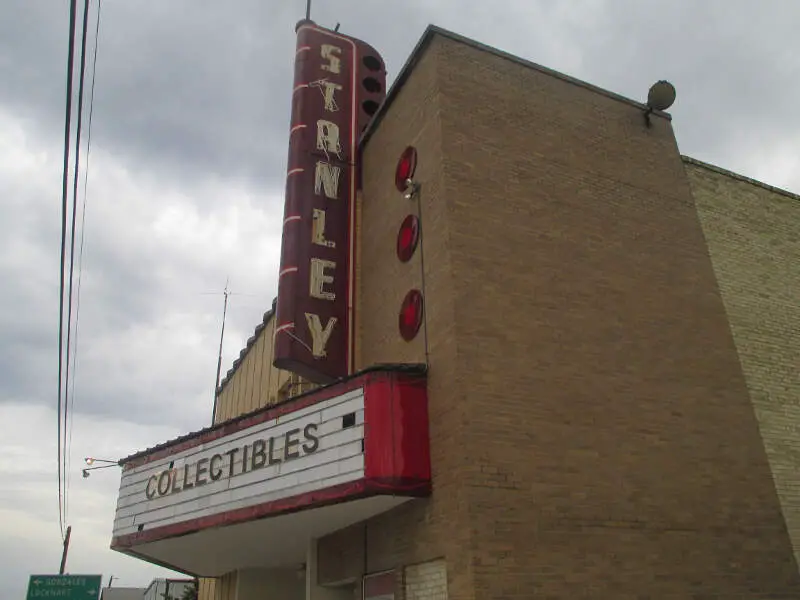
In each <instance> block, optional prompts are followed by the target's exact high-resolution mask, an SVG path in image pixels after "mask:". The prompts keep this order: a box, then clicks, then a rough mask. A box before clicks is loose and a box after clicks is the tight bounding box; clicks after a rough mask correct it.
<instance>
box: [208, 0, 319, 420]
mask: <svg viewBox="0 0 800 600" xmlns="http://www.w3.org/2000/svg"><path fill="white" fill-rule="evenodd" d="M308 1H309V2H311V0H308ZM222 293H223V294H224V296H225V303H224V304H223V305H222V330H221V331H220V333H219V356H218V357H217V382H216V384H215V385H214V408H213V409H212V411H211V424H212V425H213V424H214V420H215V419H216V418H217V393H218V390H219V376H220V372H221V370H222V340H223V339H225V316H226V315H227V314H228V296H229V295H230V292H229V291H228V280H227V279H226V280H225V290H224V291H223V292H222Z"/></svg>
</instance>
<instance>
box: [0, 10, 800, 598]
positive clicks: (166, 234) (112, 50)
mask: <svg viewBox="0 0 800 600" xmlns="http://www.w3.org/2000/svg"><path fill="white" fill-rule="evenodd" d="M94 4H95V3H93V5H94ZM304 4H305V3H304V2H302V1H301V0H297V1H296V2H293V3H277V4H276V3H265V2H261V1H259V0H237V2H235V3H219V2H210V1H209V0H205V1H198V0H174V1H171V2H163V1H160V0H141V1H139V2H136V3H124V2H105V3H104V4H103V21H102V30H101V42H100V44H101V46H100V53H99V57H98V65H97V66H98V72H97V91H96V96H95V113H94V131H93V149H92V159H91V161H92V162H91V172H90V178H89V196H88V197H89V205H88V208H87V223H86V236H87V237H86V252H85V260H84V265H83V271H82V296H81V317H80V333H79V347H78V349H79V351H78V363H77V372H76V373H75V381H76V388H75V396H74V398H75V412H74V416H75V421H74V423H75V431H74V437H73V469H72V476H73V479H72V482H71V487H70V489H71V493H70V498H71V500H70V502H71V506H72V507H73V510H72V514H73V516H72V519H73V521H72V522H73V523H74V524H75V525H76V538H75V540H76V541H75V544H76V545H75V548H74V552H73V553H71V557H72V558H71V559H70V560H71V565H72V568H73V569H74V570H81V571H88V572H92V571H95V572H96V571H102V572H103V573H104V574H105V575H106V577H108V575H110V574H112V573H113V574H115V575H118V576H120V577H121V579H120V584H121V585H123V584H124V585H144V584H146V583H147V582H148V578H149V577H153V576H155V574H156V573H158V572H159V571H158V570H156V569H154V568H151V567H149V566H147V565H145V564H143V563H141V562H139V561H135V560H133V559H128V558H125V557H122V556H120V555H117V554H114V553H111V552H110V551H108V550H107V546H108V541H109V537H110V528H111V522H112V520H113V510H114V503H115V501H116V485H117V482H118V478H117V476H116V475H115V474H114V470H113V469H112V470H109V471H101V472H98V473H97V474H96V475H93V477H91V478H90V479H88V480H81V479H80V477H79V474H80V470H79V467H80V465H78V464H77V463H78V462H79V460H80V458H81V457H82V456H84V455H86V454H97V455H100V456H102V457H105V458H117V457H119V456H123V455H126V454H128V453H130V452H132V451H135V450H138V449H141V448H145V447H148V446H150V445H153V444H156V443H158V442H161V441H164V440H166V439H169V438H171V437H174V436H176V435H179V434H181V433H185V432H187V431H190V430H193V429H197V428H200V427H202V426H205V425H206V424H207V423H208V421H209V418H210V409H211V403H212V390H213V377H214V373H215V370H216V352H217V344H218V341H219V339H218V335H219V325H220V317H221V308H222V297H221V295H220V292H221V291H222V286H223V285H224V282H225V279H226V278H227V277H230V279H231V289H232V290H233V291H234V292H240V293H241V295H238V296H237V295H234V296H233V297H232V300H231V305H230V310H229V320H228V325H227V329H226V343H225V346H224V360H223V368H224V369H227V367H228V366H229V365H230V364H231V362H232V361H233V359H234V358H235V357H236V355H237V354H238V352H239V349H240V348H241V347H242V346H243V344H244V342H245V340H246V339H247V337H248V336H249V335H250V334H251V333H252V331H253V328H254V326H255V325H256V324H257V323H258V322H259V321H260V320H261V314H262V312H263V311H264V310H266V309H267V308H269V305H270V303H271V300H272V297H273V295H274V291H275V282H276V274H277V260H278V252H279V235H280V220H281V215H282V205H281V203H282V194H283V181H284V173H285V168H286V138H287V125H288V118H289V100H290V93H291V92H290V90H291V77H292V64H291V63H292V58H293V55H294V24H295V22H296V21H297V19H298V18H299V17H300V16H302V11H303V8H304ZM66 7H67V3H66V2H59V3H53V2H52V1H51V0H2V2H0V11H2V18H0V77H1V78H2V81H3V85H0V286H2V291H3V293H2V294H0V340H2V342H0V427H1V428H2V430H1V431H2V433H3V436H2V438H0V471H2V472H3V473H9V474H13V478H11V479H9V478H4V479H3V480H2V481H0V540H2V541H0V581H3V582H7V581H8V582H11V583H10V584H8V585H7V586H4V587H0V600H6V599H7V598H8V599H11V598H19V597H20V595H21V594H22V593H23V591H24V587H25V585H26V581H27V577H26V575H27V573H31V572H36V571H48V570H50V571H52V570H53V569H54V568H56V567H57V561H58V536H57V525H56V520H57V513H56V510H55V509H56V506H57V504H56V500H55V447H54V444H55V413H54V408H55V393H56V381H57V379H56V356H57V355H56V352H57V350H56V349H57V338H56V316H57V299H58V288H57V275H58V251H59V235H60V221H59V207H60V190H61V173H60V168H61V156H60V152H61V144H62V135H63V121H62V120H63V101H64V68H65V62H66V56H65V52H66V41H67V36H66V26H67V10H66ZM313 16H314V18H315V20H317V21H318V22H319V23H321V24H323V25H327V26H334V25H335V24H336V23H337V22H341V28H342V31H343V32H346V33H350V34H352V35H355V36H358V37H361V38H362V39H364V40H366V41H368V42H370V43H372V44H373V45H375V46H376V47H377V48H378V49H379V50H380V51H381V52H382V54H383V56H384V58H385V60H386V62H387V66H388V69H389V78H390V80H391V79H393V78H394V77H395V76H396V75H397V72H398V71H399V69H400V68H401V66H402V65H403V63H404V62H405V59H406V57H407V56H408V53H409V52H410V51H411V49H412V48H413V46H414V45H415V44H416V42H417V40H418V38H419V36H420V34H421V33H422V31H423V30H424V27H425V26H426V25H427V24H428V23H435V24H437V25H440V26H442V27H445V28H448V29H451V30H453V31H456V32H458V33H461V34H463V35H465V36H467V37H472V38H474V39H477V40H479V41H481V42H484V43H487V44H490V45H493V46H495V47H498V48H499V49H501V50H504V51H507V52H510V53H512V54H516V55H519V56H522V57H524V58H527V59H529V60H532V61H534V62H537V63H540V64H543V65H545V66H548V67H551V68H554V69H557V70H561V71H563V72H565V73H567V74H569V75H572V76H575V77H578V78H581V79H585V80H587V81H589V82H591V83H594V84H597V85H600V86H602V87H606V88H608V89H611V90H613V91H615V92H618V93H621V94H623V95H626V96H630V97H633V98H639V99H643V98H644V97H645V96H646V93H647V88H648V87H649V85H650V84H651V83H653V82H654V81H655V80H657V79H660V78H667V79H670V80H671V81H673V83H675V85H676V87H677V90H678V99H677V102H676V104H675V106H674V107H673V109H672V114H673V117H674V121H673V124H674V127H675V130H676V134H677V137H678V140H679V143H680V146H681V150H682V151H683V152H684V153H686V154H690V155H692V156H696V157H697V158H700V159H703V160H708V161H709V162H713V163H716V164H719V165H720V166H723V167H726V168H731V169H733V170H737V171H740V172H742V173H744V174H747V175H750V176H754V177H757V178H758V177H764V178H766V179H767V180H768V183H773V184H775V185H779V186H784V187H787V188H789V189H792V190H794V191H800V163H798V159H797V158H795V156H796V152H795V149H796V147H797V146H798V142H800V119H798V118H796V117H795V116H794V111H793V109H794V104H795V99H796V98H797V97H798V95H799V94H800V84H798V83H797V82H798V81H800V78H798V77H797V74H798V71H800V48H799V47H798V42H797V41H796V39H797V38H796V36H795V35H794V31H793V27H794V24H795V23H796V22H797V21H798V18H800V7H798V6H795V5H794V4H791V3H785V2H781V1H779V0H771V1H770V0H765V1H763V2H760V3H758V5H756V4H753V3H751V2H745V1H744V0H725V1H722V0H715V1H709V2H704V3H697V2H694V1H691V0H684V1H681V2H672V3H667V4H664V3H653V2H649V3H645V2H641V1H636V0H614V1H613V2H611V1H610V0H606V1H603V0H584V1H577V0H576V1H575V2H570V3H554V2H548V1H544V0H542V1H539V2H535V1H531V0H505V1H504V2H494V3H486V2H459V3H456V2H452V1H444V0H440V1H438V2H432V1H430V0H410V1H409V2H404V3H400V2H377V1H376V2H371V3H364V2H360V1H359V2H357V1H356V0H330V1H329V2H316V3H315V7H314V14H313ZM212 292H214V293H216V295H211V294H210V293H212ZM101 474H102V476H101ZM11 481H13V484H12V483H10V482H11Z"/></svg>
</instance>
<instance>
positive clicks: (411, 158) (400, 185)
mask: <svg viewBox="0 0 800 600" xmlns="http://www.w3.org/2000/svg"><path fill="white" fill-rule="evenodd" d="M416 170H417V149H416V148H414V147H413V146H408V147H407V148H406V149H405V150H403V153H402V154H401V155H400V160H398V161H397V167H396V168H395V171H394V185H395V187H396V188H397V190H398V191H400V192H405V191H406V190H407V189H408V188H409V186H410V185H411V184H412V183H413V182H412V181H411V180H412V179H413V178H414V173H415V172H416Z"/></svg>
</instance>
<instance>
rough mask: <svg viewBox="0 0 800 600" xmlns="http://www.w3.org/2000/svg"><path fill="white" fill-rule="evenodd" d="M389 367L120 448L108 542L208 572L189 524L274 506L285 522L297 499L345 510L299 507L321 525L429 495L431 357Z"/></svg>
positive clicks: (205, 535) (261, 513)
mask: <svg viewBox="0 0 800 600" xmlns="http://www.w3.org/2000/svg"><path fill="white" fill-rule="evenodd" d="M394 369H395V367H391V366H387V367H376V368H374V369H371V370H369V371H367V372H363V373H361V374H358V375H355V376H353V377H350V378H347V379H345V380H343V381H341V382H338V383H336V384H333V385H330V386H327V387H324V388H321V389H319V390H316V391H314V392H313V393H308V394H305V395H303V396H298V397H296V398H292V399H291V400H287V401H286V402H283V403H281V404H279V405H275V406H271V407H267V408H264V409H261V410H259V411H255V412H253V413H251V414H250V415H246V416H244V417H242V418H239V419H235V420H232V421H227V422H225V423H221V424H219V425H217V426H214V427H211V428H209V429H207V430H204V431H200V432H197V433H195V434H189V435H187V436H184V437H182V438H178V439H177V440H173V441H172V442H168V443H166V444H163V445H161V446H157V447H156V448H153V449H152V450H148V451H145V452H142V453H139V454H136V455H133V456H131V457H128V458H126V459H123V460H122V461H120V462H121V464H122V465H123V471H122V479H121V481H120V488H119V497H118V501H117V512H116V517H115V520H114V538H113V541H112V548H114V549H117V550H122V551H124V552H128V551H130V552H131V553H134V554H136V555H137V556H141V557H148V556H150V557H151V558H153V559H156V560H158V561H159V562H160V563H164V564H169V565H171V566H173V567H179V569H178V570H187V572H204V573H212V572H213V571H209V570H208V569H210V568H211V567H210V566H209V565H205V566H202V567H200V566H197V565H194V566H190V565H189V564H188V563H186V564H183V563H182V562H181V561H184V560H189V559H190V558H192V557H193V558H192V559H193V560H194V559H197V560H201V559H202V560H206V558H208V557H205V558H204V557H198V556H196V555H195V554H196V553H192V552H188V551H187V548H191V544H192V543H193V542H192V540H191V536H192V535H195V534H197V535H199V536H201V537H199V538H197V539H198V540H202V542H203V543H209V544H212V545H219V544H223V543H234V541H235V540H236V539H238V538H237V535H240V534H239V533H237V534H236V535H234V536H229V535H227V534H225V533H224V532H223V531H222V530H223V529H225V527H228V526H233V525H235V524H240V523H246V522H250V521H253V520H259V522H262V521H263V520H264V519H265V518H266V517H269V518H270V519H269V520H270V521H275V523H276V525H275V529H274V530H275V531H279V530H281V528H282V527H286V525H281V524H280V523H278V521H280V519H290V518H292V515H297V514H298V513H299V512H300V511H303V512H304V513H305V514H310V513H314V512H317V513H319V511H323V510H335V514H336V515H337V519H338V521H331V520H330V518H328V517H326V516H325V514H330V513H325V514H322V513H319V514H320V515H321V516H319V518H317V517H314V518H312V517H304V519H305V521H304V522H305V523H306V525H308V526H311V525H313V526H314V527H316V528H317V529H316V531H318V532H319V533H320V534H321V535H322V534H324V533H325V531H327V528H330V527H332V526H334V525H335V524H336V523H338V524H339V525H340V526H343V525H341V524H342V523H349V522H356V521H357V520H360V519H363V518H364V515H365V514H367V513H368V512H369V511H372V512H371V513H370V514H376V512H379V511H380V510H386V509H389V508H391V507H393V506H396V505H398V504H399V503H400V502H404V501H407V500H409V499H411V498H414V497H418V496H425V495H427V494H428V493H429V492H430V457H429V450H428V448H429V442H428V420H427V411H428V409H427V392H426V384H425V375H424V369H423V368H422V367H412V368H408V367H405V368H402V369H401V370H399V371H396V370H394ZM359 502H362V504H359ZM363 502H367V504H363ZM350 506H352V508H349V507H350ZM365 511H367V512H365ZM276 520H277V521H276ZM310 524H311V525H310ZM260 527H261V528H262V529H261V530H260V531H261V533H263V534H264V535H266V532H267V531H272V529H270V527H272V526H271V525H269V524H266V525H265V524H263V523H262V525H260ZM306 533H307V532H306ZM241 535H245V533H241ZM270 535H272V534H270ZM276 535H277V534H276ZM220 536H221V537H220ZM177 539H180V540H181V541H180V542H176V541H175V540H177ZM225 540H227V541H225ZM198 543H199V542H198ZM220 551H223V550H222V546H220ZM208 560H211V559H210V558H208ZM218 563H219V564H222V563H220V562H219V561H218ZM215 564H216V563H215ZM212 566H213V565H212ZM194 569H198V570H197V571H195V570H194Z"/></svg>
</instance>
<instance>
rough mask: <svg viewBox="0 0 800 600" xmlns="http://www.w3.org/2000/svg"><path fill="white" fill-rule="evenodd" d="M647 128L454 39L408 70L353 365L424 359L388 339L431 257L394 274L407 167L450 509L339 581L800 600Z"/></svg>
mask: <svg viewBox="0 0 800 600" xmlns="http://www.w3.org/2000/svg"><path fill="white" fill-rule="evenodd" d="M653 125H654V126H653V127H652V128H651V129H648V128H646V127H645V125H644V120H643V116H642V110H641V108H639V107H636V106H634V105H633V104H632V103H629V102H623V101H620V100H619V99H617V98H613V97H610V96H609V95H607V94H603V93H599V92H598V91H596V90H592V89H590V88H588V87H586V86H580V85H576V84H575V83H574V82H570V81H566V80H564V79H563V78H559V77H556V76H553V75H552V74H550V73H546V72H543V71H542V70H538V69H535V68H531V67H529V66H528V65H523V64H520V63H519V62H518V61H513V60H510V59H508V58H504V57H500V56H497V55H494V54H491V53H487V52H484V51H482V50H480V49H477V48H475V47H473V46H471V45H467V44H463V43H461V42H460V41H457V40H453V39H450V38H447V37H440V36H434V37H433V39H432V40H431V41H430V42H429V44H428V46H427V48H426V49H425V50H424V51H422V52H421V57H419V56H418V57H417V62H416V63H415V65H414V69H413V71H412V72H411V75H410V76H409V77H408V79H407V80H406V81H405V82H404V83H403V87H402V88H401V89H400V90H399V93H397V95H396V97H395V98H394V99H393V101H392V104H391V105H390V106H389V107H388V109H386V110H385V114H384V116H383V118H382V119H381V121H380V122H379V124H378V125H377V127H376V128H375V131H374V133H373V134H372V137H371V138H370V140H369V142H368V143H367V145H366V147H365V151H364V173H365V175H364V191H363V198H362V202H361V219H362V223H361V226H362V228H363V234H362V237H361V244H362V247H361V256H362V263H361V278H360V285H361V293H362V296H361V298H362V300H361V304H360V305H359V315H360V316H359V326H360V333H361V340H360V341H361V344H360V357H361V364H362V365H366V364H370V363H372V362H383V361H401V360H402V361H418V360H420V359H421V358H423V357H424V352H425V348H424V338H423V337H422V336H420V337H419V338H417V339H416V340H415V341H414V342H411V343H406V342H403V341H402V340H401V339H400V338H399V336H398V334H397V309H398V307H399V304H400V301H401V300H402V297H403V295H404V293H405V291H406V290H408V289H409V288H410V287H416V286H420V285H422V273H421V271H420V267H421V265H420V263H419V259H420V258H422V256H423V255H418V256H417V257H415V259H414V260H412V261H411V262H410V263H408V264H400V263H399V262H398V261H397V259H396V258H395V256H394V237H395V235H396V231H397V227H398V226H399V223H400V221H401V220H402V217H403V216H405V214H407V213H408V212H411V211H413V210H414V209H415V205H414V203H412V202H408V201H406V200H404V199H403V198H402V197H401V195H400V194H398V192H397V191H396V190H395V189H394V187H393V181H392V180H393V178H392V173H393V168H394V164H395V162H396V159H397V157H398V156H399V154H400V152H401V151H402V149H403V147H405V146H406V145H408V144H413V145H415V146H416V147H417V149H418V152H419V157H420V166H419V170H418V175H417V179H418V180H419V181H420V183H421V184H422V196H421V197H422V207H423V210H422V222H423V224H422V229H423V250H424V259H425V273H424V275H425V278H424V282H425V296H426V308H427V321H426V322H427V328H428V329H427V334H428V335H427V337H428V341H429V348H428V353H429V357H430V392H429V393H430V399H429V402H430V427H431V443H432V461H433V474H434V491H433V495H432V497H431V499H430V500H428V501H423V502H419V503H417V504H416V505H413V506H408V507H403V508H401V509H399V510H397V511H395V512H394V513H389V514H387V515H384V516H382V517H379V518H376V519H373V520H371V521H369V522H367V523H365V524H361V525H358V526H355V527H352V528H350V529H348V530H345V531H343V532H340V533H339V534H335V535H333V536H331V537H330V538H329V539H325V540H322V541H321V543H320V557H321V558H320V560H321V567H320V573H325V576H326V577H329V578H330V581H335V580H337V578H339V577H340V576H341V575H342V574H344V573H348V574H350V575H357V574H358V573H359V572H363V571H364V570H365V569H366V571H367V572H369V571H373V570H380V569H387V568H393V567H397V566H399V565H403V564H410V563H417V562H420V561H428V560H432V559H434V558H436V557H438V556H444V558H445V560H446V564H447V572H448V583H449V593H450V597H451V598H459V599H460V598H465V599H466V598H470V599H471V598H486V599H490V598H529V597H531V596H533V595H534V594H541V595H544V596H549V597H567V596H576V595H577V596H583V597H585V596H586V595H589V596H591V597H597V598H609V597H614V598H617V597H639V596H644V597H676V598H686V597H693V596H695V597H723V598H730V597H765V596H767V595H769V594H772V595H773V597H781V598H790V597H800V591H798V589H800V588H798V586H800V578H798V573H797V567H796V564H795V561H794V559H793V556H792V552H791V545H790V542H789V538H788V535H787V532H786V527H785V524H784V521H783V518H782V515H781V510H780V504H779V502H778V497H777V495H776V492H775V488H774V485H773V483H772V475H771V471H770V467H769V464H768V461H767V456H766V453H765V451H764V446H763V444H762V441H761V438H760V434H759V428H758V423H757V420H756V418H755V415H754V411H753V407H752V404H751V402H750V399H749V394H748V389H747V386H746V383H745V379H744V376H743V374H742V370H741V367H740V364H739V359H738V357H737V352H736V347H735V346H734V341H733V339H732V336H731V332H730V327H729V325H728V321H727V318H726V314H725V307H724V305H723V302H722V299H721V296H720V290H719V287H718V285H717V281H716V278H715V274H714V270H713V266H712V262H711V260H710V259H709V254H708V249H707V247H706V244H705V239H704V235H703V229H702V227H701V223H700V220H699V219H698V214H697V209H696V207H695V202H694V199H693V197H692V194H691V189H690V187H689V184H688V181H687V178H686V174H685V171H684V166H683V162H682V159H681V157H680V155H679V154H678V152H677V147H676V144H675V140H674V137H673V134H672V131H671V127H670V125H669V122H668V121H667V120H666V119H664V118H661V117H658V118H654V123H653ZM343 547H352V548H359V547H360V548H361V550H360V551H359V552H357V553H356V554H357V555H358V556H356V555H353V556H352V557H351V558H352V560H348V557H349V556H350V555H349V554H344V553H341V552H337V549H338V548H343ZM365 554H366V558H364V556H365ZM326 561H327V563H328V564H325V563H326ZM364 565H366V567H365V566H364Z"/></svg>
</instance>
